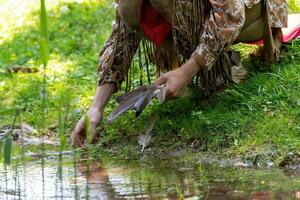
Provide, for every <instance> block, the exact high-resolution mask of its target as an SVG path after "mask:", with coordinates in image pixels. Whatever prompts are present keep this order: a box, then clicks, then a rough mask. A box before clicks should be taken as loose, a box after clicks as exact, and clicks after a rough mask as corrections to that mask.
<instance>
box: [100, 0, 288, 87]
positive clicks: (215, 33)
mask: <svg viewBox="0 0 300 200" xmlns="http://www.w3.org/2000/svg"><path fill="white" fill-rule="evenodd" d="M122 1H123V2H125V4H126V2H131V3H132V2H135V3H132V5H129V4H126V6H125V8H126V9H127V11H128V6H132V9H136V11H135V12H132V13H133V14H131V15H132V19H130V20H129V21H130V22H131V23H135V24H133V25H132V24H129V25H128V24H127V23H124V22H126V20H127V21H128V17H130V16H128V13H130V12H125V13H127V14H122V12H121V11H120V9H119V4H118V3H116V8H117V12H116V21H115V22H114V23H113V25H112V33H111V36H110V38H109V39H108V40H107V42H106V43H105V45H104V47H103V49H102V51H101V53H100V60H99V76H100V80H99V84H100V85H101V84H103V83H107V82H113V83H115V84H116V90H118V89H119V88H120V84H121V83H122V81H123V80H124V79H126V77H127V74H128V69H129V67H130V65H131V62H132V59H133V57H134V55H135V53H136V51H137V50H138V48H139V46H140V42H141V40H142V39H143V37H144V35H143V33H141V31H140V30H139V28H138V22H139V12H140V7H139V6H140V4H139V3H140V2H141V1H142V0H122ZM122 1H121V2H122ZM150 1H151V3H152V4H155V2H165V1H157V0H150ZM173 1H176V3H177V4H184V5H180V6H179V7H184V8H185V10H183V12H182V11H181V12H180V11H179V9H178V8H177V7H175V8H172V10H173V12H174V13H173V15H174V16H175V17H174V16H165V18H166V19H170V18H172V19H174V18H176V16H179V17H180V16H181V15H185V12H186V9H193V8H192V7H194V6H193V5H186V4H189V2H190V1H191V2H193V1H194V2H196V4H197V5H198V4H199V1H201V2H202V1H203V0H190V1H186V0H166V2H173ZM197 2H198V3H197ZM203 2H204V1H203ZM207 2H208V4H209V5H210V9H209V12H208V13H207V16H206V17H204V18H203V19H205V20H203V22H202V23H196V24H201V28H199V30H201V31H200V32H197V31H196V32H192V33H190V34H187V33H186V32H188V31H185V30H183V31H181V32H182V33H180V30H181V29H182V27H180V28H178V27H176V25H177V24H176V22H174V21H172V25H173V26H174V30H178V31H177V33H178V32H179V34H177V35H176V34H175V36H173V37H177V38H175V40H178V41H179V42H178V41H177V42H176V43H177V45H179V48H180V49H188V50H187V51H186V52H185V53H184V54H185V55H183V57H184V59H181V61H180V62H179V63H180V64H182V62H184V61H185V60H186V59H188V58H190V57H194V58H195V60H196V61H197V63H198V64H199V65H200V66H201V67H202V68H203V69H206V70H209V69H211V67H212V66H213V65H214V63H215V62H216V60H217V59H218V57H219V56H220V55H222V53H224V52H225V51H227V49H228V48H229V46H230V45H231V44H233V43H234V42H235V41H236V39H237V38H238V36H239V34H240V33H241V31H242V29H243V26H244V24H245V22H246V21H247V19H246V14H245V10H247V9H248V10H249V9H250V10H251V9H252V8H253V7H255V6H256V5H257V4H259V3H261V4H262V3H265V4H264V5H265V7H266V9H267V12H268V14H267V16H268V22H269V24H270V26H271V27H275V28H282V27H286V26H287V2H286V0H264V1H263V0H207ZM153 6H154V7H155V5H153ZM189 6H190V7H189ZM157 8H158V9H157V10H158V11H160V12H161V13H164V14H166V13H167V14H166V15H168V12H163V11H161V9H159V8H160V7H159V6H158V7H157ZM196 9H198V8H196ZM162 10H163V9H162ZM199 12H200V11H199ZM190 13H192V10H191V12H190ZM193 13H196V14H197V10H196V12H193ZM179 21H180V20H179ZM182 24H184V23H182ZM129 26H131V27H129ZM193 26H194V25H193ZM190 35H192V36H194V37H195V39H193V40H191V41H189V42H186V40H189V37H190ZM178 38H179V39H178ZM180 38H186V39H180ZM182 41H183V42H182ZM182 43H184V44H182ZM163 48H164V47H163ZM171 48H173V47H171ZM154 49H155V50H154V51H156V50H157V51H159V49H161V48H154ZM176 53H178V52H175V53H173V54H169V53H168V55H169V56H164V55H167V54H166V53H164V54H161V56H156V57H157V59H156V61H157V62H155V64H156V65H157V66H159V67H164V66H160V65H163V64H162V63H166V61H161V60H160V61H159V58H160V59H164V60H166V59H169V60H171V59H173V58H174V55H175V54H176ZM167 63H171V61H169V62H167ZM165 68H167V67H165ZM168 69H170V68H168Z"/></svg>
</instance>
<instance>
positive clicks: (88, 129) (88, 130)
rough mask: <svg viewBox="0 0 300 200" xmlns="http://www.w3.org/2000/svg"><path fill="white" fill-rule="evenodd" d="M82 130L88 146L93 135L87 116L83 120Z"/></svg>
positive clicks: (91, 141)
mask: <svg viewBox="0 0 300 200" xmlns="http://www.w3.org/2000/svg"><path fill="white" fill-rule="evenodd" d="M84 130H85V132H86V138H87V142H88V144H91V143H93V140H94V133H93V132H92V131H91V127H90V118H89V117H88V116H87V115H86V116H85V118H84Z"/></svg>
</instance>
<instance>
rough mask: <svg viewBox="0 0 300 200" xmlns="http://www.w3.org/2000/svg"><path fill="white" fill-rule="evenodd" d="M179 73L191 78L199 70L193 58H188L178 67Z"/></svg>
mask: <svg viewBox="0 0 300 200" xmlns="http://www.w3.org/2000/svg"><path fill="white" fill-rule="evenodd" d="M179 69H180V71H181V73H182V74H183V75H184V76H185V77H186V78H188V79H189V80H191V79H192V78H193V77H194V76H195V75H196V74H197V73H198V72H199V70H200V67H199V65H198V63H197V62H196V61H195V59H194V58H190V59H189V60H188V61H187V62H186V63H185V64H184V65H183V66H182V67H180V68H179Z"/></svg>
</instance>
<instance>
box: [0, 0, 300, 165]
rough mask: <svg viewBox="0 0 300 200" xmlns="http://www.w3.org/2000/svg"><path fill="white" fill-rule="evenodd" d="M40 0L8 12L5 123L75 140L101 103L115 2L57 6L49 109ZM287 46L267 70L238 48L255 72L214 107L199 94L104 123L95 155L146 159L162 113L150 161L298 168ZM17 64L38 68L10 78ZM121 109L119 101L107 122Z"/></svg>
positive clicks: (295, 95) (295, 98) (52, 14)
mask: <svg viewBox="0 0 300 200" xmlns="http://www.w3.org/2000/svg"><path fill="white" fill-rule="evenodd" d="M34 2H35V1H34V0H33V1H32V2H31V3H30V5H29V4H28V5H26V6H24V9H25V10H26V9H27V10H26V12H25V11H24V13H23V12H22V10H20V9H21V8H22V6H21V5H23V4H20V5H19V7H18V8H19V10H16V12H17V11H18V12H19V13H22V15H21V14H20V15H12V13H8V12H7V10H6V11H5V12H4V14H3V16H5V17H4V18H3V19H6V21H9V22H10V23H9V24H10V26H7V28H4V29H2V30H1V34H0V35H1V38H0V55H1V56H0V64H1V65H0V76H1V79H0V92H1V96H0V126H2V125H7V124H12V121H13V118H14V116H15V113H16V111H18V113H19V115H18V119H17V123H21V122H25V123H27V124H30V125H31V126H32V127H34V128H36V129H38V132H37V133H35V136H44V135H48V136H49V137H52V138H55V137H59V136H60V134H59V133H63V134H65V137H66V138H68V137H69V135H70V133H71V131H72V129H73V128H74V126H75V124H76V122H77V120H78V119H79V118H80V117H81V116H82V115H83V114H84V112H85V111H86V109H87V108H88V106H89V105H90V102H91V100H92V96H93V93H94V89H95V86H96V84H97V73H96V70H97V69H96V68H97V60H98V52H99V50H100V49H101V47H102V46H103V44H104V42H105V40H106V38H107V37H108V36H109V31H110V25H111V21H112V20H113V13H114V12H113V5H112V4H110V3H105V2H102V3H100V4H96V3H91V1H89V0H80V1H79V0H78V1H64V2H63V1H57V2H56V3H53V5H52V3H49V6H48V16H49V30H50V44H51V54H50V61H49V65H48V68H47V70H46V72H45V73H46V75H47V87H46V89H47V102H46V106H45V105H43V104H42V103H41V99H40V94H41V88H42V82H43V79H42V78H43V76H42V75H43V73H44V72H43V70H42V67H41V62H40V61H39V49H38V44H37V41H38V37H39V29H38V12H37V10H38V3H34ZM291 2H292V1H291ZM293 2H294V1H293ZM6 6H13V4H9V5H6ZM28 9H29V10H30V9H32V12H28ZM9 10H14V9H13V8H10V9H9ZM295 10H296V8H295ZM12 16H13V17H12ZM286 48H287V50H285V53H284V54H283V56H282V58H281V61H280V62H278V63H277V64H275V65H274V66H272V70H266V68H265V67H263V66H264V64H263V63H261V62H256V63H250V62H249V60H248V56H249V50H251V49H253V47H249V46H243V47H238V49H240V50H241V51H242V55H243V58H244V64H245V66H246V67H247V69H248V71H249V74H248V77H247V80H246V81H245V82H243V83H242V84H240V85H238V86H236V85H232V86H229V87H227V88H226V89H224V90H223V91H221V92H219V93H217V94H215V95H214V96H212V97H211V98H209V99H205V100H203V99H202V98H201V94H199V92H198V91H197V90H191V92H189V93H192V95H189V96H186V97H183V98H180V99H178V100H175V101H171V102H168V103H164V104H163V105H157V104H154V105H153V106H151V107H149V108H148V109H146V111H145V112H144V113H143V114H142V116H141V117H140V118H138V119H135V118H134V114H133V113H129V114H126V115H124V116H123V117H121V118H120V119H118V120H117V121H115V122H114V123H113V124H112V125H110V126H107V125H106V124H102V125H101V127H99V131H101V132H102V133H103V137H102V139H101V141H100V142H99V143H97V144H96V145H95V148H93V149H92V151H93V154H94V155H95V156H96V155H101V153H106V154H107V153H109V154H111V155H119V156H120V157H132V158H140V157H141V154H140V150H141V147H140V145H139V144H138V137H139V136H140V135H143V134H145V132H146V129H147V122H148V121H149V118H150V116H152V115H155V116H157V118H158V121H157V123H156V125H155V127H154V131H153V136H152V140H151V142H150V144H149V145H148V146H147V147H146V149H145V152H144V156H145V157H147V156H148V158H151V157H164V156H169V154H171V156H172V154H173V155H176V156H183V155H186V157H197V156H198V157H203V158H204V159H205V158H207V156H208V155H209V157H213V160H218V161H222V160H224V162H226V160H236V161H237V162H236V163H241V165H242V164H247V163H248V164H251V165H253V166H267V165H269V164H270V163H272V165H273V166H290V165H291V166H296V165H297V164H299V163H300V151H299V149H300V90H299V89H300V88H299V85H300V75H299V71H300V53H299V52H300V41H299V40H296V41H294V42H293V43H292V44H289V45H286ZM11 67H25V68H29V69H34V70H33V71H31V72H30V73H23V72H18V73H12V72H11V71H7V69H8V68H11ZM137 68H138V67H133V68H132V70H133V72H138V71H137V70H138V69H137ZM44 106H45V107H44ZM115 106H116V102H115V101H114V100H112V101H111V102H110V104H109V105H108V107H107V110H106V113H105V117H107V116H108V114H109V113H110V112H111V111H112V110H113V109H114V108H115ZM43 109H45V110H46V114H45V116H44V118H42V117H41V116H42V115H43V112H42V110H43ZM43 119H45V121H44V120H43ZM190 155H192V156H190Z"/></svg>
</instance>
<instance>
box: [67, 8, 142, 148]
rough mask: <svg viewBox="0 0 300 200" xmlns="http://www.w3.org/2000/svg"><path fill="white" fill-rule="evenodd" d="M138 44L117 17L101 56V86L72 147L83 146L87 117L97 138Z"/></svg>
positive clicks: (73, 140)
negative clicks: (97, 128) (97, 132)
mask: <svg viewBox="0 0 300 200" xmlns="http://www.w3.org/2000/svg"><path fill="white" fill-rule="evenodd" d="M139 43H140V37H139V36H138V35H137V33H135V32H132V31H130V30H129V29H128V28H127V27H126V26H125V25H124V24H123V22H122V21H121V19H120V17H119V15H118V13H116V21H115V23H114V24H113V27H112V33H111V35H110V38H109V39H108V40H107V42H106V43H105V45H104V48H103V49H102V51H101V53H100V59H99V68H98V71H99V84H98V86H97V89H96V93H95V96H94V100H93V103H92V105H91V106H90V108H89V110H88V111H87V113H86V115H84V116H83V117H81V119H80V120H79V122H78V123H77V125H76V127H75V129H74V131H73V133H72V145H73V146H79V147H83V146H84V142H85V138H86V131H87V130H85V127H84V121H85V118H86V117H89V121H90V129H91V130H90V131H91V133H92V134H93V135H94V136H95V137H97V134H96V127H97V126H98V125H99V124H100V122H101V120H102V118H103V113H104V109H105V106H106V104H107V102H108V101H109V99H110V97H111V95H112V94H113V93H114V92H115V91H117V90H119V89H120V87H121V84H122V82H123V80H124V79H125V78H126V77H127V73H128V69H129V67H130V65H131V61H132V59H133V57H134V54H135V52H136V50H137V48H138V46H139ZM94 139H96V138H94Z"/></svg>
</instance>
